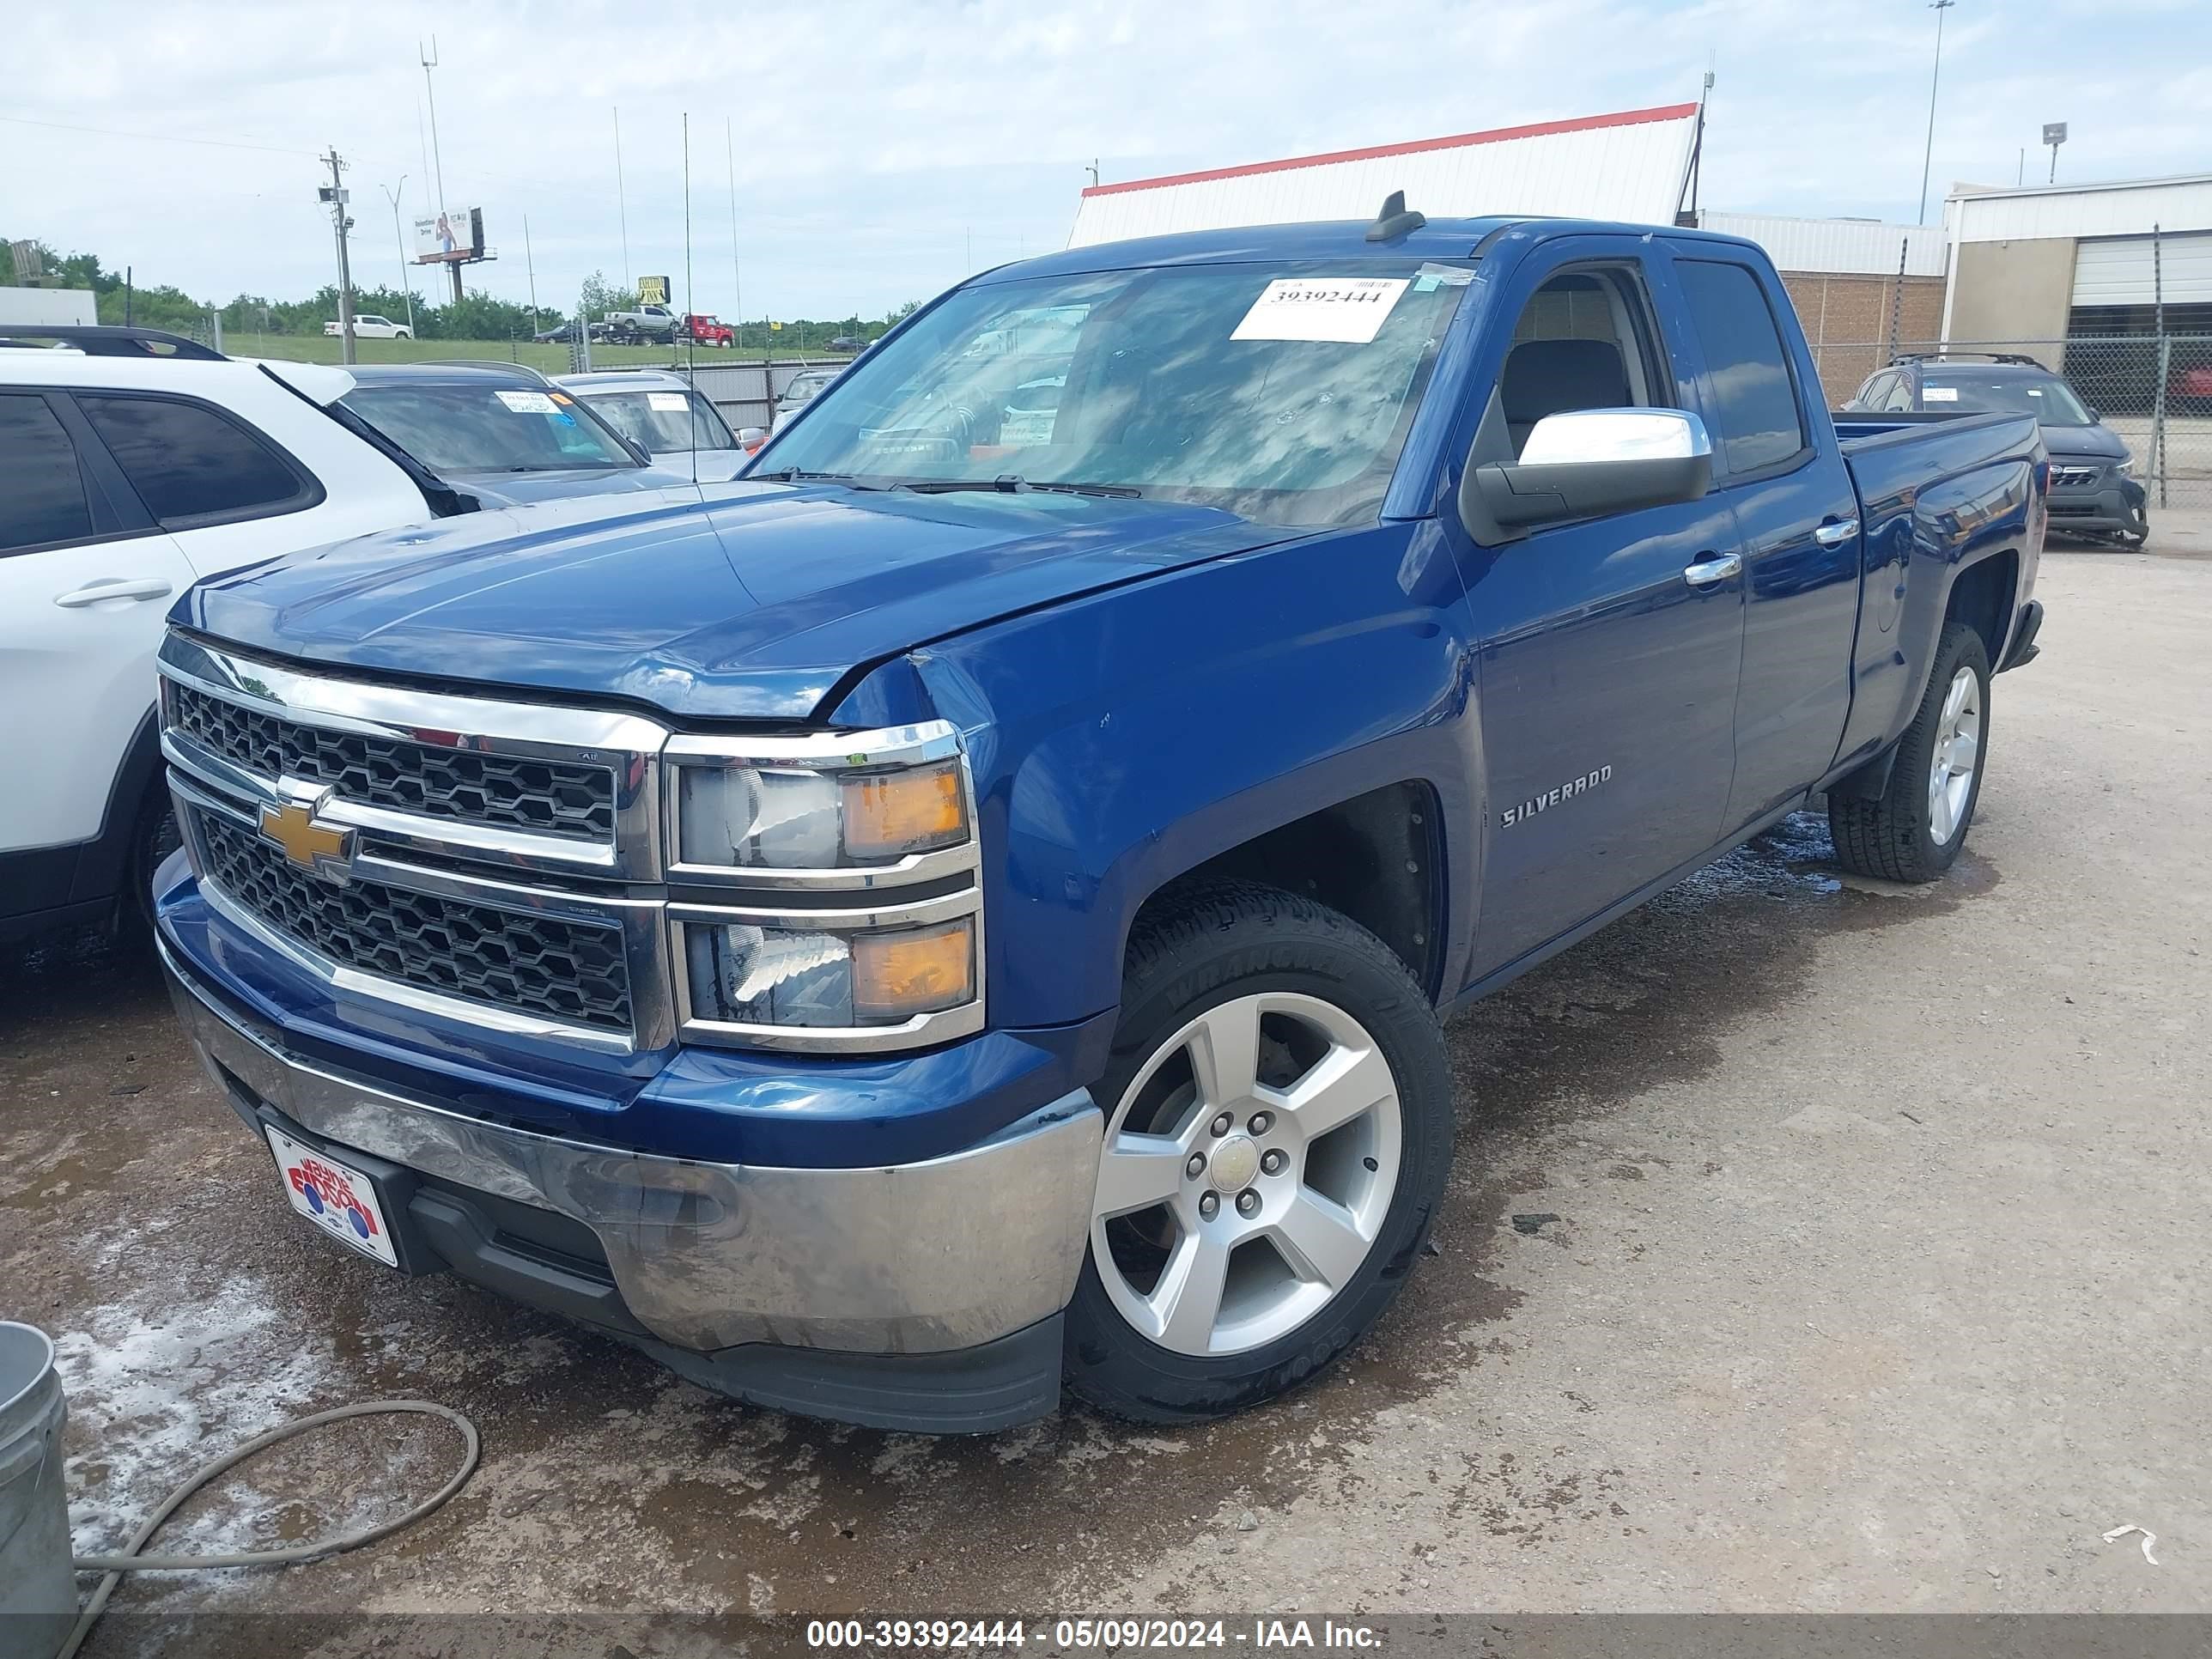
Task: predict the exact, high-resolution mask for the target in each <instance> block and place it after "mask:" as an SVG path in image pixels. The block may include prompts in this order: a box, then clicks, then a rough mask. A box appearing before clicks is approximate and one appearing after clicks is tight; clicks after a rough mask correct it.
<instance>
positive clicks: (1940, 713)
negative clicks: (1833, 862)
mask: <svg viewBox="0 0 2212 1659" xmlns="http://www.w3.org/2000/svg"><path fill="white" fill-rule="evenodd" d="M1989 710H1990V657H1989V651H1988V649H1987V647H1984V645H1983V643H1982V636H1981V635H1980V634H1978V632H1976V631H1975V630H1974V629H1972V628H1970V627H1968V626H1967V625H1966V623H1955V622H1954V623H1950V624H1948V626H1946V627H1945V629H1944V630H1943V636H1942V640H1941V641H1940V642H1939V643H1938V645H1937V647H1936V666H1935V668H1934V670H1933V671H1932V672H1930V673H1929V677H1928V689H1927V690H1926V691H1925V692H1923V694H1922V696H1921V698H1920V708H1919V711H1918V712H1917V714H1914V716H1913V718H1912V724H1911V726H1907V727H1906V728H1905V736H1904V737H1903V738H1900V739H1899V741H1898V745H1897V758H1896V760H1895V762H1894V763H1893V764H1892V766H1891V767H1890V773H1889V784H1888V787H1887V788H1886V789H1884V790H1883V791H1882V793H1881V799H1877V800H1854V799H1844V798H1841V797H1838V796H1837V795H1834V794H1831V795H1830V796H1829V797H1828V833H1829V835H1830V836H1832V838H1833V839H1834V841H1835V844H1836V859H1837V861H1838V862H1839V863H1840V864H1842V866H1844V868H1845V869H1846V870H1849V871H1850V872H1853V873H1854V874H1856V875H1861V876H1874V877H1877V878H1881V879H1882V880H1886V881H1909V882H1923V881H1934V880H1935V879H1936V878H1938V877H1939V876H1941V875H1942V873H1943V872H1945V871H1946V870H1948V869H1949V868H1950V867H1951V866H1952V865H1953V864H1954V862H1956V860H1957V859H1958V856H1959V849H1960V848H1961V847H1963V846H1964V845H1965V844H1966V831H1967V830H1968V829H1970V828H1971V827H1972V823H1973V819H1974V807H1975V805H1976V803H1977V802H1978V801H1979V800H1980V799H1981V793H1982V773H1983V770H1984V760H1985V758H1986V757H1987V755H1988V751H1989Z"/></svg>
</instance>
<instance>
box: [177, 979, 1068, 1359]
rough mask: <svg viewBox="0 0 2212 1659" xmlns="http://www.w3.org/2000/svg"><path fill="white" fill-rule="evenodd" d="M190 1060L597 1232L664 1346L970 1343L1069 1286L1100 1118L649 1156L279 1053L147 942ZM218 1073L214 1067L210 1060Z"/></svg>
mask: <svg viewBox="0 0 2212 1659" xmlns="http://www.w3.org/2000/svg"><path fill="white" fill-rule="evenodd" d="M161 959H162V963H163V965H164V967H166V968H167V970H168V980H169V987H170V995H171V998H172V1000H173V1001H174V1002H175V1004H176V1007H177V1013H178V1015H179V1018H181V1019H182V1020H183V1021H184V1023H185V1030H186V1031H187V1032H188V1033H189V1034H190V1036H191V1040H192V1044H193V1046H194V1048H196V1049H197V1051H198V1053H199V1056H200V1061H201V1064H202V1065H204V1066H206V1067H207V1069H208V1074H209V1075H210V1077H211V1078H213V1079H215V1081H216V1085H217V1086H219V1087H222V1088H223V1089H224V1090H225V1091H226V1092H229V1091H231V1088H232V1085H230V1084H229V1083H228V1081H227V1080H226V1079H225V1078H224V1077H223V1075H222V1073H223V1072H226V1071H227V1072H228V1073H230V1075H231V1076H232V1077H234V1078H235V1079H238V1080H239V1081H240V1082H241V1083H243V1084H245V1085H246V1087H247V1088H248V1089H249V1090H251V1091H252V1092H253V1093H254V1094H256V1095H258V1096H259V1097H261V1099H262V1100H264V1101H265V1102H266V1103H268V1104H269V1105H270V1106H272V1107H274V1108H275V1109H276V1110H277V1111H279V1112H282V1113H283V1114H284V1115H286V1116H288V1117H289V1118H291V1119H292V1120H293V1121H295V1122H297V1123H299V1124H300V1125H301V1126H302V1127H305V1128H307V1129H309V1130H311V1131H313V1133H316V1134H319V1135H322V1136H324V1137H326V1138H327V1139H330V1140H332V1141H334V1142H337V1143H338V1144H339V1145H340V1146H352V1147H357V1148H358V1149H360V1150H361V1151H362V1152H368V1153H370V1154H372V1155H373V1156H374V1157H377V1158H386V1159H388V1160H389V1161H391V1162H392V1163H394V1164H402V1165H404V1166H405V1167H407V1168H409V1169H412V1170H420V1171H422V1172H423V1173H425V1174H428V1175H433V1176H439V1177H441V1178H442V1179H444V1180H447V1181H451V1182H455V1183H457V1184H458V1185H460V1186H463V1187H466V1188H471V1189H473V1190H476V1191H478V1192H484V1193H490V1194H496V1195H497V1196H500V1197H502V1198H508V1199H513V1200H519V1201H520V1202H521V1203H525V1204H532V1205H536V1206H538V1207H539V1208H541V1209H547V1210H552V1211H556V1212H559V1213H561V1214H562V1215H566V1216H570V1217H573V1218H574V1219H576V1220H578V1221H580V1222H581V1223H583V1224H584V1225H586V1227H589V1228H590V1229H591V1230H592V1232H593V1233H594V1234H596V1235H597V1236H598V1237H599V1242H600V1243H601V1244H602V1245H603V1246H604V1247H605V1250H606V1256H607V1262H608V1265H609V1267H610V1268H611V1272H612V1273H613V1276H614V1280H615V1285H616V1287H617V1290H619V1291H621V1293H622V1297H623V1302H624V1303H625V1304H627V1306H628V1308H629V1312H630V1313H631V1314H632V1315H633V1316H635V1318H636V1319H637V1321H638V1322H640V1323H641V1324H642V1325H643V1326H644V1327H645V1328H647V1330H648V1331H650V1332H651V1333H652V1334H653V1335H654V1336H656V1337H658V1338H659V1339H660V1340H662V1341H664V1342H666V1343H667V1344H669V1345H670V1346H673V1347H677V1348H684V1349H690V1350H692V1351H694V1352H702V1353H711V1352H714V1351H716V1350H718V1349H722V1348H730V1347H736V1346H740V1345H743V1344H747V1343H773V1344H778V1345H781V1346H787V1347H798V1348H820V1349H827V1350H835V1351H840V1352H852V1353H870V1354H888V1353H937V1352H949V1351H951V1350H956V1349H961V1348H969V1347H973V1346H976V1345H978V1344H981V1343H984V1342H988V1341H991V1340H994V1339H996V1338H999V1337H1001V1336H1005V1335H1006V1334H1009V1333H1012V1332H1014V1331H1018V1330H1020V1329H1022V1328H1024V1327H1027V1326H1030V1325H1032V1324H1034V1323H1036V1322H1037V1321H1039V1320H1042V1319H1046V1318H1049V1317H1050V1316H1053V1315H1054V1314H1056V1313H1058V1312H1059V1311H1060V1310H1061V1309H1062V1308H1064V1307H1066V1305H1067V1302H1068V1298H1069V1297H1071V1296H1073V1294H1074V1291H1075V1279H1076V1274H1077V1272H1078V1271H1079V1269H1080V1268H1081V1267H1082V1265H1083V1252H1084V1247H1085V1241H1086V1238H1087V1237H1088V1233H1089V1226H1090V1216H1091V1195H1092V1188H1093V1187H1094V1185H1095V1183H1096V1182H1097V1170H1098V1149H1099V1145H1100V1140H1101V1137H1102V1134H1103V1124H1102V1121H1101V1119H1100V1117H1099V1114H1098V1109H1097V1107H1096V1106H1095V1105H1093V1104H1092V1103H1091V1097H1090V1094H1089V1092H1088V1091H1085V1090H1080V1089H1079V1090H1077V1091H1074V1092H1073V1094H1069V1095H1067V1096H1065V1097H1062V1098H1061V1099H1060V1100H1057V1101H1055V1102H1054V1103H1052V1104H1051V1105H1049V1106H1047V1107H1044V1108H1042V1109H1040V1110H1038V1111H1036V1112H1034V1113H1032V1114H1030V1115H1029V1116H1028V1117H1027V1118H1024V1120H1023V1121H1020V1122H1019V1123H1017V1124H1014V1125H1012V1127H1009V1128H1007V1129H1006V1130H1004V1131H1002V1132H1001V1133H1000V1134H998V1135H996V1136H994V1137H993V1138H992V1139H989V1140H987V1141H985V1142H983V1143H982V1144H981V1145H980V1146H972V1147H970V1148H969V1149H968V1150H966V1151H965V1152H956V1153H953V1154H951V1156H949V1157H945V1158H933V1159H931V1160H929V1161H928V1162H927V1163H922V1164H901V1165H896V1166H893V1167H890V1168H883V1167H877V1168H869V1169H856V1170H784V1169H765V1168H758V1167H754V1166H750V1165H742V1164H694V1163H687V1162H684V1161H682V1160H679V1159H675V1158H650V1157H643V1156H639V1155H635V1154H632V1153H627V1152H617V1151H614V1150H611V1149H610V1148H607V1147H604V1146H588V1145H586V1144H583V1143H580V1142H577V1141H570V1140H563V1139H557V1138H556V1137H553V1136H549V1135H539V1134H532V1133H527V1132H526V1131H523V1130H519V1129H510V1128H506V1127H500V1126H498V1125H495V1124H490V1123H484V1122H481V1121H477V1120H476V1119H473V1118H470V1117H465V1116H463V1115H459V1114H458V1113H455V1112H453V1111H450V1110H447V1109H445V1108H442V1107H439V1106H434V1105H431V1104H429V1103H426V1102H423V1101H419V1100H411V1099H408V1098H405V1097H401V1096H399V1095H396V1094H392V1093H390V1092H388V1091H386V1090H384V1089H382V1088H380V1087H377V1086H374V1085H369V1084H367V1083H362V1082H359V1081H356V1080H352V1079H347V1078H344V1077H341V1076H339V1075H337V1074H336V1073H331V1072H329V1071H325V1070H324V1069H322V1068H320V1067H319V1066H310V1065H307V1064H306V1063H304V1062H303V1061H301V1060H296V1059H294V1058H292V1057H291V1056H290V1055H289V1054H285V1053H284V1052H283V1050H282V1048H280V1047H279V1046H278V1043H277V1040H276V1037H275V1036H274V1034H273V1033H269V1034H264V1033H261V1032H257V1031H252V1030H247V1029H246V1028H245V1027H244V1026H243V1025H241V1024H240V1023H239V1022H237V1021H236V1020H235V1019H234V1018H232V1017H231V1016H230V1015H229V1014H228V1013H227V1012H223V1011H222V1010H220V1009H218V1008H216V1007H215V1006H212V1005H211V1004H210V1002H209V1001H208V1000H206V999H205V998H204V996H202V995H201V994H200V993H199V992H198V990H197V988H196V987H195V986H194V984H193V982H192V980H191V975H190V974H189V972H188V970H185V969H182V968H180V966H179V963H178V962H177V961H176V959H175V957H173V954H172V953H171V952H170V951H169V950H168V948H167V945H166V944H165V945H163V948H162V951H161ZM218 1067H220V1068H221V1069H220V1070H218V1069H217V1068H218Z"/></svg>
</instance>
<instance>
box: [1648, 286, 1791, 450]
mask: <svg viewBox="0 0 2212 1659" xmlns="http://www.w3.org/2000/svg"><path fill="white" fill-rule="evenodd" d="M1674 270H1675V272H1676V274H1677V275H1678V276H1679V277H1680V281H1681V284H1682V297H1683V299H1684V300H1685V301H1687V302H1688V304H1689V307H1690V321H1691V325H1692V326H1693V327H1694V328H1695V329H1696V330H1697V331H1698V343H1699V344H1700V345H1701V346H1703V347H1704V348H1705V368H1706V372H1707V374H1708V375H1709V377H1710V379H1711V385H1712V390H1713V397H1714V398H1715V400H1716V402H1717V404H1718V405H1719V407H1718V408H1717V409H1716V410H1714V411H1713V412H1714V414H1715V415H1716V416H1717V417H1718V419H1719V421H1720V427H1721V449H1722V453H1723V454H1724V455H1725V456H1726V457H1727V459H1728V470H1729V475H1730V476H1731V477H1740V476H1741V475H1742V474H1744V473H1747V472H1756V471H1759V469H1760V468H1762V467H1769V466H1772V465H1775V464H1776V463H1777V462H1778V461H1786V460H1788V459H1790V457H1792V456H1793V455H1796V453H1798V452H1799V451H1800V450H1802V449H1803V448H1804V447H1805V446H1806V437H1805V422H1804V417H1803V416H1802V414H1800V413H1799V411H1798V408H1797V388H1796V383H1795V382H1794V381H1792V380H1791V379H1790V360H1789V358H1788V356H1786V355H1785V354H1784V351H1783V349H1782V331H1781V330H1780V329H1779V328H1778V327H1777V326H1776V325H1775V322H1774V313H1773V311H1772V309H1771V307H1769V306H1768V305H1767V303H1766V295H1765V294H1764V293H1762V292H1761V291H1760V289H1759V279H1758V278H1757V277H1755V276H1753V275H1752V274H1751V272H1750V270H1748V269H1747V267H1745V266H1743V265H1729V264H1717V263H1714V262H1711V261H1709V260H1704V259H1686V260H1683V261H1681V262H1680V263H1679V264H1676V265H1675V267H1674Z"/></svg>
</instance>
